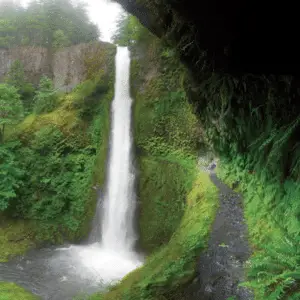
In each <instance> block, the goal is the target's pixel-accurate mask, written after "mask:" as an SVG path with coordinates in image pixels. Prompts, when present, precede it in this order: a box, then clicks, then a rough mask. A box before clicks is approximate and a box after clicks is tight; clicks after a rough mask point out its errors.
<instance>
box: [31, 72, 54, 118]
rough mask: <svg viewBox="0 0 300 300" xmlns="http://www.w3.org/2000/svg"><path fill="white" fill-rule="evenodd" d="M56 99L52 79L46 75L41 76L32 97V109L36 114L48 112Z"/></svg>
mask: <svg viewBox="0 0 300 300" xmlns="http://www.w3.org/2000/svg"><path fill="white" fill-rule="evenodd" d="M56 100H57V94H56V90H55V89H54V87H53V82H52V80H51V79H50V78H48V77H47V76H43V77H42V78H41V80H40V84H39V89H38V91H37V92H36V95H35V97H34V102H35V103H34V111H35V112H36V113H37V114H40V113H46V112H50V111H51V110H53V109H54V108H55V106H56Z"/></svg>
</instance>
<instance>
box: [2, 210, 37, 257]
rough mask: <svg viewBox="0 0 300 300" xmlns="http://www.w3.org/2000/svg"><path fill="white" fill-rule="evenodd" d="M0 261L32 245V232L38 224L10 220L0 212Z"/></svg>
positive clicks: (20, 252)
mask: <svg viewBox="0 0 300 300" xmlns="http://www.w3.org/2000/svg"><path fill="white" fill-rule="evenodd" d="M0 217H1V218H0V262H6V261H8V260H9V259H10V258H12V257H14V256H16V255H21V254H23V253H24V252H25V251H26V250H28V249H29V248H30V247H32V246H34V241H33V240H34V239H33V234H32V233H33V232H34V228H35V226H34V225H36V226H38V224H33V222H29V221H27V220H12V219H9V218H6V217H5V216H4V214H3V213H0Z"/></svg>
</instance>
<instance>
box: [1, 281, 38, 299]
mask: <svg viewBox="0 0 300 300" xmlns="http://www.w3.org/2000/svg"><path fill="white" fill-rule="evenodd" d="M12 299H20V300H21V299H22V300H37V299H38V297H37V296H34V295H33V294H31V293H30V292H28V291H26V290H25V289H23V288H22V287H20V286H18V285H16V284H15V283H12V282H3V281H1V282H0V300H12Z"/></svg>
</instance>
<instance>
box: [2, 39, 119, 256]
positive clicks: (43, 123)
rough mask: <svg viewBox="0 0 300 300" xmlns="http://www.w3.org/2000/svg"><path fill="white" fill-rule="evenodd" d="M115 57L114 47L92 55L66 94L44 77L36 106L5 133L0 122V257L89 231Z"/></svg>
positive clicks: (104, 150) (103, 152)
mask: <svg viewBox="0 0 300 300" xmlns="http://www.w3.org/2000/svg"><path fill="white" fill-rule="evenodd" d="M114 56H115V47H114V46H112V45H111V46H108V47H107V48H106V50H104V51H103V52H101V53H96V54H95V57H89V59H88V60H87V61H86V63H87V67H88V70H89V71H88V73H87V80H86V81H84V82H83V83H81V84H80V85H78V86H77V87H76V88H75V89H74V90H73V91H72V92H71V93H70V94H57V92H55V91H54V89H53V86H52V83H51V80H50V79H49V78H46V77H43V78H42V79H41V83H40V86H39V89H38V91H37V92H36V96H35V99H34V110H33V112H32V113H30V114H29V115H28V116H27V117H26V118H25V119H24V120H23V121H21V122H20V123H19V124H17V125H10V124H7V126H6V127H5V131H4V126H3V135H4V141H3V142H2V143H1V144H0V162H1V173H0V191H1V200H0V211H1V212H0V213H1V229H0V230H1V232H2V234H1V235H0V239H1V241H0V244H1V251H0V260H1V261H5V260H6V259H7V258H9V257H11V256H13V255H16V254H20V253H22V252H23V251H24V250H26V249H27V248H28V247H31V246H33V245H34V244H40V243H41V242H43V243H45V242H48V243H61V242H63V241H64V240H68V241H78V240H79V239H81V238H83V237H86V236H87V234H88V231H89V228H90V227H89V225H90V221H91V218H92V216H93V215H94V209H95V200H96V192H95V190H94V189H92V186H93V185H97V186H99V187H101V186H102V185H103V183H104V177H105V165H106V163H105V161H106V154H107V148H108V138H109V115H110V102H111V100H112V98H113V83H114ZM95 66H98V68H95V69H94V67H95ZM0 86H3V87H4V88H5V89H6V90H10V89H12V88H11V87H10V86H9V85H8V84H2V85H0ZM14 93H16V92H15V91H14ZM3 101H4V100H3ZM0 103H1V102H0ZM9 116H11V115H10V114H8V117H9Z"/></svg>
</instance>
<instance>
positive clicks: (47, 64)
mask: <svg viewBox="0 0 300 300" xmlns="http://www.w3.org/2000/svg"><path fill="white" fill-rule="evenodd" d="M16 60H19V61H21V62H22V63H23V65H24V71H25V75H26V76H27V78H28V80H30V81H31V82H33V83H38V81H39V78H40V77H41V75H42V74H45V75H48V76H49V75H50V76H51V57H49V51H48V50H47V49H46V48H42V47H18V48H12V49H0V81H3V80H4V77H5V75H6V74H7V72H8V71H9V69H10V67H11V65H12V63H13V62H14V61H16Z"/></svg>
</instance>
